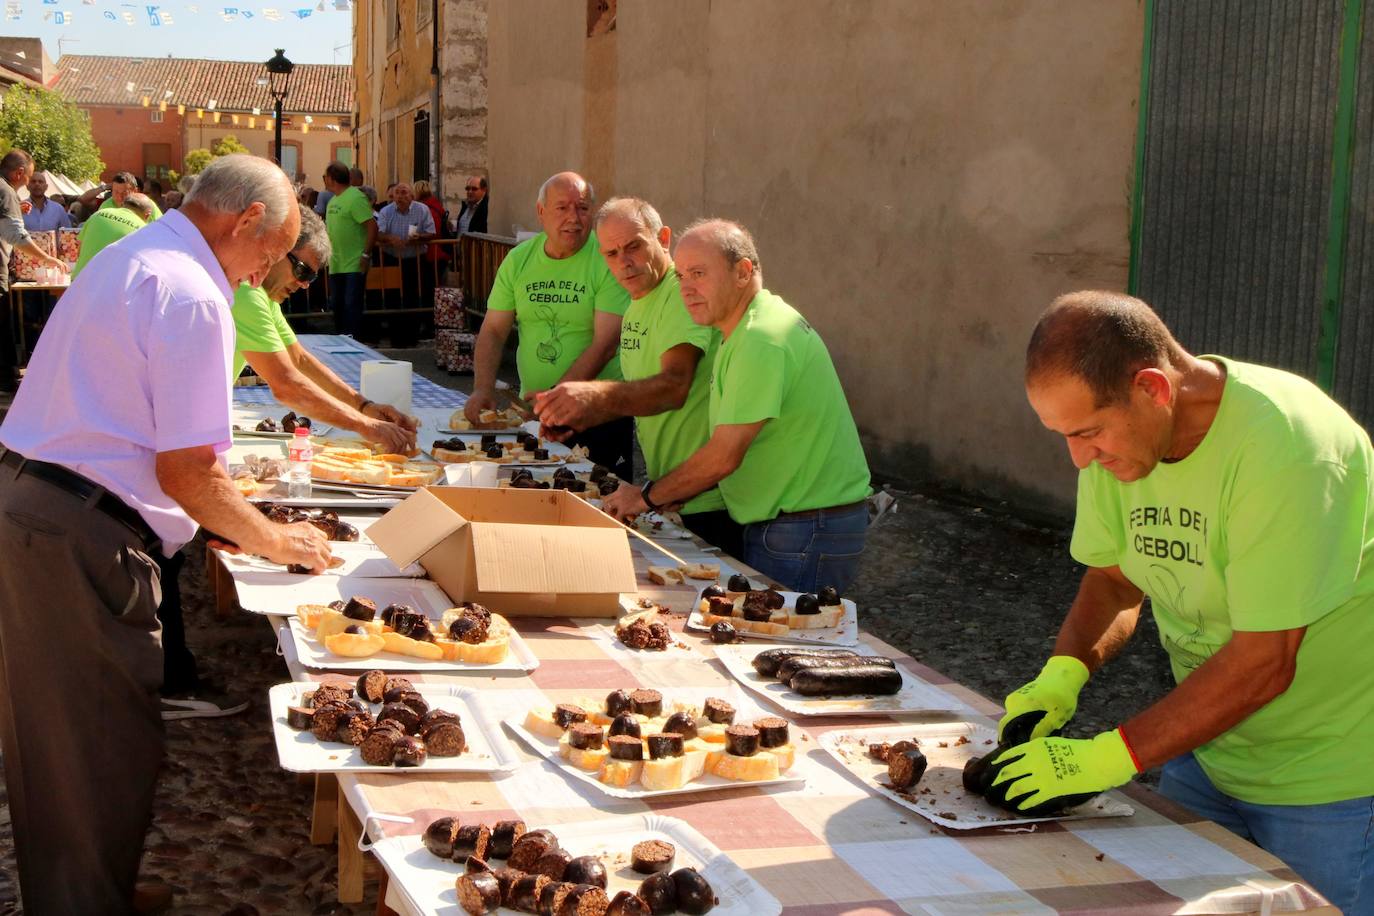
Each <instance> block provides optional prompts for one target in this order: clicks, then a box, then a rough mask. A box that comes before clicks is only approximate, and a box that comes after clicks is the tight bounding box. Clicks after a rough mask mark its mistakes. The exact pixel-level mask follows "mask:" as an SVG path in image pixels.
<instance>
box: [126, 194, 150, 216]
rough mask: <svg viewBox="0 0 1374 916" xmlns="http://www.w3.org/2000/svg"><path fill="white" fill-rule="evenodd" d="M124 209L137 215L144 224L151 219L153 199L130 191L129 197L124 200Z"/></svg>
mask: <svg viewBox="0 0 1374 916" xmlns="http://www.w3.org/2000/svg"><path fill="white" fill-rule="evenodd" d="M124 209H125V210H132V211H133V212H135V213H137V214H138V215H139V216H140V217H142V218H143V221H144V222H145V223H146V222H148V221H149V220H151V219H152V218H153V213H154V210H153V199H152V198H151V197H149V196H148V195H147V194H141V193H139V192H138V191H130V192H129V196H128V197H126V198H124Z"/></svg>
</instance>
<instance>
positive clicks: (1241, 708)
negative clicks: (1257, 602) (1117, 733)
mask: <svg viewBox="0 0 1374 916" xmlns="http://www.w3.org/2000/svg"><path fill="white" fill-rule="evenodd" d="M1275 635H1278V634H1267V633H1266V634H1234V635H1233V636H1232V640H1231V642H1228V643H1227V644H1226V645H1224V646H1222V647H1221V649H1219V650H1218V651H1217V653H1216V654H1215V655H1213V656H1212V657H1211V658H1209V659H1208V660H1207V661H1205V662H1203V663H1202V664H1201V665H1200V666H1199V667H1198V668H1197V670H1195V671H1194V672H1193V673H1192V674H1190V675H1188V677H1187V678H1186V679H1185V680H1184V681H1183V682H1182V683H1180V684H1179V685H1178V686H1177V687H1175V688H1174V689H1173V690H1171V691H1170V692H1169V693H1168V694H1166V695H1165V696H1164V698H1163V699H1161V700H1160V701H1159V702H1158V703H1155V704H1154V705H1153V706H1151V707H1150V708H1149V709H1147V710H1145V711H1144V712H1142V713H1141V714H1140V715H1138V716H1136V717H1134V718H1133V719H1131V720H1130V721H1128V722H1126V723H1125V724H1124V725H1123V726H1122V727H1121V730H1122V732H1123V733H1125V735H1126V739H1127V741H1128V742H1129V743H1130V746H1131V749H1132V750H1133V751H1135V755H1136V758H1137V762H1138V763H1139V765H1140V768H1141V769H1142V770H1145V769H1149V768H1150V767H1153V766H1158V765H1160V764H1162V763H1164V762H1165V761H1167V760H1171V759H1173V758H1174V757H1177V756H1178V755H1179V754H1182V753H1185V752H1187V751H1191V750H1193V749H1195V748H1198V747H1201V746H1202V745H1204V744H1206V743H1207V742H1208V741H1211V740H1213V739H1215V738H1216V737H1218V736H1219V735H1221V734H1222V733H1224V732H1226V731H1229V730H1230V729H1232V728H1235V727H1236V726H1237V725H1239V724H1240V723H1241V722H1243V721H1245V719H1247V718H1249V717H1250V716H1251V715H1253V714H1254V713H1255V712H1257V711H1258V710H1259V709H1261V708H1263V707H1264V706H1265V704H1267V703H1269V702H1270V701H1271V700H1273V699H1274V698H1275V697H1277V696H1279V695H1280V694H1282V693H1283V692H1284V691H1285V690H1287V689H1288V685H1289V684H1291V683H1292V681H1293V674H1294V665H1293V662H1292V658H1291V656H1290V655H1289V654H1288V653H1286V652H1283V651H1274V652H1261V653H1255V652H1251V651H1248V650H1247V649H1246V648H1244V646H1243V643H1238V642H1237V639H1236V636H1250V637H1254V636H1259V637H1270V636H1275ZM1301 638H1302V637H1301V635H1300V632H1299V635H1298V636H1297V639H1298V640H1299V641H1300V640H1301ZM1296 650H1297V647H1296V645H1294V646H1292V651H1293V653H1296Z"/></svg>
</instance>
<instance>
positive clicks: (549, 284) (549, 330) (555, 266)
mask: <svg viewBox="0 0 1374 916" xmlns="http://www.w3.org/2000/svg"><path fill="white" fill-rule="evenodd" d="M546 238H547V237H546V236H545V235H544V233H542V232H541V233H539V234H538V235H536V236H535V237H534V238H532V239H526V240H525V241H524V242H521V243H520V244H519V245H516V246H515V247H514V248H513V249H511V252H510V254H508V255H506V259H505V260H504V261H502V262H501V266H500V267H499V268H497V270H496V280H495V282H494V283H493V284H492V287H491V295H490V296H489V297H488V298H487V309H488V310H490V311H493V312H515V324H516V327H517V328H518V329H519V331H520V345H519V346H518V347H517V348H516V351H515V362H516V365H517V366H518V367H519V369H520V391H521V394H522V395H523V396H525V397H528V396H529V395H530V394H531V393H533V392H535V391H544V390H545V389H548V388H552V387H553V386H554V385H556V384H558V382H559V380H560V379H562V378H563V374H564V373H565V372H567V371H568V369H569V367H571V366H572V364H573V363H574V362H576V360H577V358H578V357H579V356H581V355H582V353H583V351H584V350H586V349H587V347H589V346H591V342H592V336H593V330H594V329H595V326H596V313H597V312H609V313H611V314H612V315H624V314H625V309H626V308H627V307H629V304H630V294H629V293H627V292H626V291H625V287H623V286H621V285H620V284H619V283H617V282H616V279H615V276H614V275H613V274H612V273H611V269H610V268H609V267H607V266H606V259H605V258H603V257H601V252H600V251H599V250H598V249H597V247H596V234H595V233H592V234H590V235H588V236H587V241H586V243H585V244H584V245H583V246H582V247H581V248H580V249H579V250H578V252H577V254H575V255H573V256H572V257H570V258H563V259H562V260H557V261H556V260H554V259H553V258H551V257H549V256H548V255H547V254H545V253H544V241H545V239H546ZM597 378H608V379H619V378H620V357H619V356H612V357H611V360H610V362H608V363H606V368H604V369H602V370H601V374H600V375H598V376H597Z"/></svg>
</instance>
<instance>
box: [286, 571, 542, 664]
mask: <svg viewBox="0 0 1374 916" xmlns="http://www.w3.org/2000/svg"><path fill="white" fill-rule="evenodd" d="M370 581H373V582H391V581H399V580H393V579H373V580H370ZM377 604H378V605H379V606H380V605H381V602H380V601H378V602H377ZM440 613H442V612H440ZM430 618H431V619H432V620H437V619H438V618H439V614H431V615H430ZM288 626H289V627H290V630H291V640H292V642H293V643H294V648H295V650H296V657H297V658H298V659H300V663H301V664H302V665H304V666H305V667H307V668H314V669H316V670H320V671H371V670H372V669H373V668H381V669H382V670H383V671H388V672H397V673H405V672H407V671H418V672H426V671H434V672H439V671H447V672H449V673H452V672H454V671H479V672H485V671H533V670H534V669H535V668H538V667H539V659H537V658H535V656H534V653H533V652H531V651H530V647H529V645H528V644H527V643H526V642H525V640H524V639H522V638H521V636H520V634H519V633H517V632H515V630H514V629H512V630H511V635H510V651H509V652H507V653H506V657H505V659H503V660H502V661H499V662H497V663H496V664H494V665H478V664H474V663H472V662H459V661H452V662H451V661H448V660H447V659H440V660H438V661H430V660H429V659H427V658H415V657H414V656H411V655H397V654H396V653H395V652H378V653H377V654H376V655H369V656H367V657H366V658H346V657H344V656H342V655H335V654H334V653H333V652H330V651H329V650H328V649H326V648H325V647H324V646H323V645H321V644H320V642H319V640H317V639H316V638H315V636H314V634H312V633H308V632H307V631H306V629H305V625H304V624H302V623H301V621H300V618H298V617H292V618H291V619H290V620H289V621H288Z"/></svg>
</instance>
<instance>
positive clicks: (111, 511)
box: [0, 155, 329, 913]
mask: <svg viewBox="0 0 1374 916" xmlns="http://www.w3.org/2000/svg"><path fill="white" fill-rule="evenodd" d="M299 231H300V216H299V214H298V212H297V209H296V203H295V195H294V193H293V192H292V189H291V183H290V182H289V181H288V180H287V178H286V175H284V174H283V173H282V171H281V169H279V168H277V167H276V166H274V165H273V164H272V163H270V162H268V161H267V160H265V159H259V158H256V157H253V156H248V155H235V156H225V157H223V158H221V159H218V160H216V161H215V162H214V163H212V164H211V165H210V166H209V167H208V168H207V169H206V170H205V171H204V172H203V173H202V174H201V175H200V177H199V180H198V181H197V182H196V186H195V188H194V189H193V190H192V192H191V193H190V194H189V195H188V196H187V198H186V201H185V203H184V205H183V206H182V208H181V209H180V210H176V211H173V212H172V213H169V214H167V215H166V216H165V217H164V218H163V219H161V220H158V221H157V222H156V223H154V224H152V225H149V226H147V227H146V228H144V229H142V230H141V231H139V232H136V233H134V234H133V235H130V236H128V237H127V238H125V239H122V240H120V241H119V242H116V243H115V244H114V245H111V246H110V247H109V248H107V249H106V250H105V251H104V252H103V253H102V254H101V256H100V257H99V258H97V259H95V260H94V261H92V262H91V264H90V265H89V266H88V268H87V269H86V271H85V272H83V273H82V275H81V276H80V277H79V278H78V279H77V280H76V281H75V282H74V283H73V284H72V286H71V288H70V289H69V290H68V291H67V293H66V294H65V295H64V296H63V297H62V299H61V301H60V302H59V303H58V305H57V308H56V309H55V310H54V311H53V315H52V318H51V319H50V321H49V322H48V326H47V329H46V331H45V332H44V334H43V336H42V338H40V339H39V342H38V347H37V349H36V351H35V352H34V355H33V359H32V361H31V362H30V364H29V371H28V375H27V376H26V378H25V379H24V382H23V384H22V385H21V386H20V391H19V394H18V395H17V397H16V398H15V401H14V405H13V407H11V408H10V411H9V415H8V416H7V417H6V418H5V421H4V423H3V425H0V445H2V446H3V448H2V449H0V556H3V557H4V562H3V563H0V661H2V662H3V664H2V665H0V746H3V751H4V764H5V782H6V787H7V789H8V794H9V808H10V815H11V818H12V820H13V824H14V837H15V852H16V856H17V858H18V864H19V885H20V891H21V893H22V896H23V903H24V909H25V911H27V912H30V913H128V912H139V911H140V904H146V903H148V902H155V900H156V897H155V896H153V897H151V898H150V897H149V896H148V895H147V894H146V891H147V889H146V888H144V889H141V890H143V891H144V892H145V896H144V897H142V898H140V897H139V895H138V892H137V891H136V887H135V880H136V877H137V874H138V862H139V857H140V855H141V852H142V848H143V835H144V832H145V831H146V829H147V825H148V822H149V819H150V817H151V814H152V803H153V792H154V787H155V785H156V782H157V772H158V768H159V765H160V763H161V760H162V754H163V733H162V718H161V714H160V713H161V709H160V704H159V702H158V697H157V690H158V687H159V685H160V683H161V681H162V645H161V634H160V627H159V624H158V618H157V613H156V612H157V605H158V601H159V592H160V579H159V573H158V564H157V562H156V559H155V558H156V556H157V555H158V554H159V553H161V554H162V555H166V556H170V555H171V554H172V553H173V552H175V551H176V550H177V549H178V548H179V547H180V546H181V545H182V544H184V543H185V542H187V541H189V540H190V539H191V537H192V536H194V534H195V532H196V528H197V526H198V525H204V526H205V527H206V528H208V529H211V530H213V531H215V532H218V536H219V537H220V538H222V539H223V540H225V541H227V542H233V543H234V544H237V545H238V546H239V547H240V548H241V549H243V550H245V551H249V552H252V553H255V554H261V555H263V556H265V557H267V558H268V559H270V560H272V561H273V562H276V563H282V564H287V563H296V564H301V565H303V566H305V567H307V568H308V569H311V570H315V571H321V570H323V569H325V568H326V567H327V566H328V563H329V547H328V544H327V542H326V541H325V539H324V537H323V535H322V534H321V532H320V531H319V530H318V529H316V528H314V527H313V526H311V525H308V524H298V525H279V524H275V523H273V522H270V521H268V520H267V519H266V517H265V516H263V515H262V514H261V513H259V512H258V511H257V510H255V509H254V508H253V507H252V506H250V505H249V504H248V503H247V502H246V501H245V500H244V499H243V497H242V496H240V495H239V493H238V491H237V490H236V489H235V488H234V485H233V483H232V481H231V480H230V479H229V476H228V474H227V473H226V472H225V470H224V468H223V467H222V465H221V464H220V462H219V455H220V454H221V453H222V452H224V451H225V450H227V449H228V447H229V443H230V414H229V405H230V387H229V385H230V379H229V370H230V365H231V361H232V359H233V353H234V322H233V317H232V315H231V314H230V309H229V300H230V299H231V297H232V295H233V290H234V287H235V286H237V285H238V284H239V283H240V282H243V281H245V280H246V281H248V282H249V283H252V284H258V283H261V281H262V279H263V278H264V277H265V276H266V275H267V273H268V271H269V270H270V269H271V267H272V265H273V264H275V263H276V262H277V261H279V260H281V258H282V257H283V256H284V255H285V254H286V252H287V251H288V250H289V249H290V248H291V246H292V244H293V243H294V242H295V240H296V236H297V234H298V233H299ZM163 890H164V892H165V888H163ZM163 896H164V899H163V900H162V901H161V902H162V903H164V904H165V902H166V900H165V894H164V895H163Z"/></svg>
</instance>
